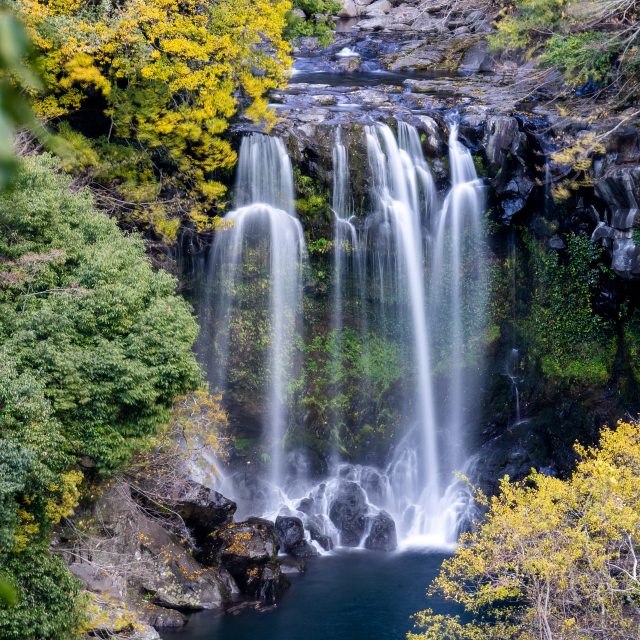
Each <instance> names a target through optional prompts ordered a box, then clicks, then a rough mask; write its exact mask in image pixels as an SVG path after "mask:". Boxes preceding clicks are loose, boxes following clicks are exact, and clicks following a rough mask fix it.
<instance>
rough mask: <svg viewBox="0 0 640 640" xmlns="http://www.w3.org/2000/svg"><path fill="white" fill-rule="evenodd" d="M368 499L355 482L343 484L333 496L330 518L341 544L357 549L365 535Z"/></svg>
mask: <svg viewBox="0 0 640 640" xmlns="http://www.w3.org/2000/svg"><path fill="white" fill-rule="evenodd" d="M366 513H367V497H366V495H365V493H364V491H363V490H362V488H361V487H360V485H358V484H356V483H355V482H341V483H340V485H339V486H338V490H337V491H336V493H335V494H334V496H333V501H332V502H331V507H330V509H329V518H330V519H331V522H333V524H334V525H335V527H336V529H338V531H339V532H340V544H342V545H343V546H345V547H357V546H358V545H359V544H360V540H361V539H362V536H363V535H364V529H365V524H366V522H365V515H366Z"/></svg>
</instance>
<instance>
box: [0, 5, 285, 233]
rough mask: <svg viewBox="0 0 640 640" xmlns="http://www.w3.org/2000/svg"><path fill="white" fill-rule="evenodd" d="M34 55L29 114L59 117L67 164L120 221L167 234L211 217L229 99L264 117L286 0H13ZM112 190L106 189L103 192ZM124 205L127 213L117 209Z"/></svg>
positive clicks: (276, 74) (226, 159)
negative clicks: (69, 154) (38, 88)
mask: <svg viewBox="0 0 640 640" xmlns="http://www.w3.org/2000/svg"><path fill="white" fill-rule="evenodd" d="M12 6H13V8H14V11H15V12H16V15H17V17H18V18H19V19H20V20H21V21H22V22H23V23H24V24H25V25H26V27H27V30H28V33H29V35H30V37H31V39H32V40H33V43H34V45H35V47H36V49H37V51H38V52H39V53H40V58H39V61H38V71H39V72H40V73H41V75H42V77H43V78H44V81H45V84H46V89H45V90H44V91H42V92H35V91H32V98H33V102H34V105H35V109H36V112H37V114H38V115H39V116H40V117H41V118H44V119H53V118H56V119H59V118H62V119H63V121H64V122H65V123H67V124H66V125H64V126H62V128H61V133H62V134H63V137H65V139H66V141H67V143H68V144H69V145H70V146H71V147H73V148H75V150H76V154H75V159H74V160H73V161H72V162H70V163H69V166H68V168H69V169H71V170H74V171H79V172H82V173H86V174H88V175H90V176H91V177H92V178H93V179H94V180H96V181H97V182H98V184H101V185H102V186H103V187H104V188H105V189H107V191H108V195H109V201H110V202H111V203H112V204H113V203H114V202H116V201H122V200H123V201H125V202H126V203H128V206H125V207H123V208H122V207H121V208H122V209H123V214H125V215H126V217H128V218H129V221H130V222H132V221H137V223H138V224H139V225H141V226H143V227H144V226H149V225H151V226H153V228H154V229H155V230H156V231H157V232H158V233H159V234H160V235H163V236H164V237H165V238H167V239H172V238H175V234H176V232H177V223H175V222H171V220H172V219H176V216H178V218H180V217H182V218H185V217H186V218H187V219H189V218H190V219H191V220H192V221H193V222H195V224H196V226H197V227H198V229H203V228H205V227H208V226H211V224H213V222H212V221H211V219H210V215H209V214H210V213H211V211H212V209H211V207H212V206H213V205H214V204H215V203H216V202H218V201H219V200H220V198H221V197H222V196H223V194H224V191H225V188H224V186H223V185H222V184H221V182H220V181H219V179H216V177H215V176H216V174H219V173H220V172H221V171H225V170H228V169H229V168H230V167H232V166H233V164H234V163H235V160H236V155H235V152H234V151H233V150H232V148H231V145H230V143H229V141H228V140H227V139H226V138H225V137H224V132H225V130H226V128H227V125H228V120H229V118H230V117H231V116H232V115H233V114H234V113H236V111H237V110H238V108H239V107H240V106H244V107H246V111H245V113H246V115H247V116H249V117H251V118H253V119H254V120H256V121H257V120H259V119H261V118H264V117H266V118H267V119H269V118H272V114H270V112H268V109H267V101H266V98H265V94H266V92H267V91H268V90H269V89H272V88H275V87H277V86H280V85H281V84H282V83H283V82H284V80H285V75H286V71H287V70H288V67H289V65H290V59H289V58H288V56H287V52H288V50H289V45H288V44H287V42H286V41H285V40H284V39H283V37H282V32H283V29H284V27H285V14H286V12H287V10H288V9H289V8H290V4H289V2H287V0H247V1H243V2H236V1H235V0H216V1H215V2H205V1H204V0H125V2H121V3H117V4H114V3H109V2H103V3H93V2H86V1H82V0H15V1H14V2H12ZM113 189H115V193H114V192H113ZM125 212H126V213H125Z"/></svg>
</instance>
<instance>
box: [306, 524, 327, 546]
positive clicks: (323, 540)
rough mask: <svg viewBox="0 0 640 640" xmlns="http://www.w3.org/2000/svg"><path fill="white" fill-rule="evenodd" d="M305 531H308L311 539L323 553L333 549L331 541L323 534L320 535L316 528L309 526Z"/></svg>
mask: <svg viewBox="0 0 640 640" xmlns="http://www.w3.org/2000/svg"><path fill="white" fill-rule="evenodd" d="M307 530H308V531H309V535H310V536H311V539H312V540H315V541H316V542H317V543H318V544H319V545H320V546H321V547H322V548H323V549H324V550H325V551H331V549H333V540H332V539H331V538H330V537H329V536H327V535H325V534H324V533H321V532H320V530H319V529H318V527H316V526H314V525H310V526H308V527H307Z"/></svg>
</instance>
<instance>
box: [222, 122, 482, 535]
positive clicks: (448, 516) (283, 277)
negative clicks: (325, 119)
mask: <svg viewBox="0 0 640 640" xmlns="http://www.w3.org/2000/svg"><path fill="white" fill-rule="evenodd" d="M365 134H366V145H367V153H368V160H369V166H370V170H371V174H372V180H371V184H372V185H373V187H372V192H371V194H370V200H371V202H372V205H373V206H372V211H371V212H370V214H369V215H368V217H367V218H366V220H365V231H364V233H363V235H362V237H359V234H358V232H357V230H356V228H355V226H354V225H353V223H352V221H351V219H350V218H351V216H352V214H353V210H352V204H351V195H350V184H349V176H350V171H349V163H348V153H347V149H346V147H345V145H344V144H343V143H342V140H341V132H340V129H339V128H338V129H336V132H335V138H334V146H333V203H332V204H333V207H332V208H333V213H334V261H335V262H334V268H335V280H334V286H335V289H334V293H333V296H332V297H333V300H332V302H333V309H332V316H333V318H334V320H333V329H334V330H335V333H336V335H338V336H339V335H340V334H341V332H342V330H343V304H344V301H345V300H349V299H350V298H349V296H352V297H353V300H355V299H356V297H357V299H359V304H360V311H359V313H360V314H361V316H360V317H359V318H358V320H357V322H358V323H359V324H360V331H361V335H362V336H363V338H364V339H363V356H364V358H365V359H366V357H367V355H366V349H367V346H366V337H365V334H366V332H367V322H368V321H367V312H366V311H365V306H367V307H368V309H369V311H371V310H372V307H371V301H372V300H370V299H368V298H367V296H366V295H365V279H366V280H367V282H366V284H367V286H368V287H369V289H368V290H369V291H378V292H379V313H376V312H375V310H373V311H374V313H373V314H372V318H373V319H372V322H374V323H375V326H374V325H372V326H371V329H372V331H380V330H382V331H385V330H386V329H385V328H384V327H389V326H391V327H395V328H396V329H397V331H398V332H399V334H398V335H399V336H400V340H401V341H403V345H402V347H403V348H404V352H405V353H407V354H408V355H409V357H410V358H412V361H413V369H414V371H415V377H414V379H413V388H412V390H411V392H410V393H409V394H408V395H409V399H410V407H411V408H407V417H408V416H409V415H410V414H411V415H412V416H413V418H414V420H415V421H416V426H415V428H414V429H412V430H410V432H409V433H408V434H407V435H406V436H405V438H404V440H402V441H401V442H399V443H398V445H397V446H396V448H395V452H394V454H393V457H392V459H391V461H390V462H389V464H388V465H387V467H386V468H385V469H374V468H372V467H366V466H364V467H362V466H359V465H355V466H354V465H344V464H342V465H341V464H339V463H337V461H335V460H334V461H333V462H332V468H331V470H330V473H329V474H328V475H329V477H328V479H327V480H325V481H324V482H322V483H321V484H315V483H314V482H313V481H312V480H311V479H310V473H308V469H305V468H304V466H305V463H304V460H303V459H302V458H301V459H300V460H299V461H296V459H293V458H292V457H291V456H290V458H289V459H288V461H287V465H288V468H289V469H291V468H294V467H295V468H296V470H295V472H294V473H290V474H289V478H288V479H287V482H285V478H284V473H283V466H284V465H283V462H284V461H283V460H282V457H281V440H282V436H283V430H284V425H285V422H286V418H287V416H286V414H287V411H286V386H287V382H288V381H289V380H290V379H291V374H292V372H291V371H290V369H289V364H288V363H289V362H290V358H289V357H288V355H289V354H290V353H291V347H292V337H293V332H294V328H295V321H296V316H297V313H298V310H299V308H300V303H301V296H302V286H301V279H300V278H301V275H300V271H301V270H300V265H301V263H302V261H303V258H304V255H305V248H304V240H303V235H302V229H301V226H300V223H299V222H298V221H297V220H296V219H295V218H294V217H293V215H292V209H293V187H292V173H291V165H290V162H289V160H288V157H287V155H286V151H285V148H284V145H283V144H282V142H281V141H280V140H278V139H275V138H270V137H268V136H262V135H258V134H253V135H251V136H248V137H247V138H245V139H244V140H243V143H242V146H241V149H240V162H239V170H238V186H237V192H238V199H239V202H240V203H242V204H244V205H245V206H243V207H242V208H240V209H238V210H236V211H234V212H232V213H231V214H229V216H228V217H227V219H228V220H233V222H234V223H235V226H234V227H233V228H232V229H230V230H229V231H225V232H221V233H219V234H218V235H217V237H216V241H215V245H214V252H213V256H214V259H213V265H214V269H215V270H216V271H215V273H216V276H215V277H216V278H218V280H219V281H220V287H219V289H220V291H221V292H222V294H223V295H221V297H220V308H221V313H220V317H219V321H218V340H217V344H218V360H219V362H222V363H223V364H224V363H226V361H227V358H228V353H229V348H230V335H231V331H230V327H231V323H232V320H233V310H234V308H235V307H236V306H238V305H242V304H245V303H246V304H252V303H254V300H246V301H245V300H243V295H242V293H243V286H245V283H246V279H247V278H248V277H249V276H248V274H247V269H248V270H249V271H251V270H254V271H256V270H257V271H258V272H267V273H268V276H269V285H270V286H269V296H268V299H269V305H268V308H269V310H268V314H267V315H268V320H269V322H270V323H271V342H270V347H269V358H268V363H267V365H268V371H269V373H270V384H269V389H268V407H269V411H268V419H267V424H265V425H264V426H265V432H266V433H268V434H269V438H270V442H271V443H272V444H273V445H274V446H273V447H272V449H271V461H270V468H271V470H272V471H271V476H270V478H269V479H268V481H265V480H261V479H259V478H255V477H254V479H253V480H252V481H251V482H252V483H253V484H252V487H250V488H248V486H247V476H246V474H245V473H243V472H239V473H236V474H235V475H234V476H230V477H229V478H227V479H226V480H225V481H223V482H222V483H221V485H220V486H219V487H218V488H219V489H220V490H221V491H222V492H223V493H225V494H226V495H229V496H230V497H232V498H234V499H236V500H237V501H238V507H239V509H238V514H237V515H238V517H245V516H249V515H257V514H260V515H262V516H264V517H267V518H269V519H272V520H273V519H275V518H276V516H277V515H295V516H297V517H301V518H302V519H303V521H304V523H305V525H306V526H307V535H309V532H310V531H311V530H312V529H314V528H315V529H316V530H317V531H319V532H320V534H322V535H328V536H331V537H332V539H333V540H334V541H335V542H338V540H339V539H340V535H341V534H340V533H339V532H338V531H337V530H336V527H335V526H334V524H333V523H332V519H331V517H330V511H331V504H332V501H333V499H334V496H336V495H338V494H339V493H340V491H342V489H343V487H344V483H345V482H354V483H356V484H358V485H359V486H360V487H361V489H362V490H363V491H364V492H365V494H366V502H367V509H368V512H367V519H366V527H365V529H366V528H367V527H368V528H371V526H372V520H371V518H374V517H377V516H378V515H380V514H381V511H382V510H385V511H387V512H388V513H389V514H391V516H392V518H393V520H394V521H395V523H396V527H397V532H398V539H399V542H400V544H401V546H415V545H419V546H441V545H445V544H448V543H451V542H453V540H454V538H455V534H456V530H457V527H458V526H459V523H460V519H461V516H462V515H463V514H462V512H463V511H464V510H465V509H466V508H467V507H468V504H469V500H468V494H467V493H465V491H464V490H462V489H461V485H460V483H457V482H456V481H454V482H451V481H450V477H451V476H450V472H451V471H453V470H454V469H461V468H462V469H463V470H464V468H465V466H464V465H463V463H464V460H463V458H462V453H461V452H462V437H461V430H462V427H463V425H462V422H463V421H462V417H463V416H462V409H461V407H462V405H463V400H464V398H463V383H464V376H463V369H464V367H463V360H464V358H463V356H464V349H465V346H464V345H465V340H469V339H470V338H471V337H472V336H470V335H467V333H465V330H464V328H465V326H466V325H465V322H466V321H467V320H466V316H464V308H463V307H464V298H465V286H466V285H465V283H466V278H467V276H466V275H465V274H464V267H465V265H468V264H471V262H472V259H471V257H470V252H471V250H472V249H474V247H473V243H474V242H475V239H476V237H477V236H478V234H479V230H480V215H481V202H482V198H481V187H480V183H479V181H478V180H477V177H476V174H475V168H474V165H473V161H472V158H471V156H470V154H469V152H468V150H466V149H465V148H464V147H463V146H462V145H461V144H460V143H459V142H458V140H457V127H456V126H453V127H452V132H451V137H450V140H449V145H450V165H451V172H452V189H451V192H450V193H449V195H448V197H447V198H446V200H445V202H444V206H443V207H442V208H440V209H438V198H437V192H436V188H435V185H434V182H433V179H432V177H431V173H430V171H429V167H428V164H427V162H426V161H425V158H424V156H423V153H422V145H421V142H420V137H419V134H418V132H417V130H416V129H415V128H414V127H413V126H411V125H408V124H406V123H403V122H399V123H398V139H397V141H396V138H395V137H394V135H393V133H392V131H391V129H390V128H389V127H388V126H386V125H383V124H377V125H374V126H370V127H366V130H365ZM469 234H470V235H469ZM469 243H471V245H470V244H469ZM265 244H266V245H268V246H265ZM354 257H355V259H354ZM247 265H248V266H247ZM354 266H355V269H353V267H354ZM349 269H351V272H349ZM445 271H446V272H447V273H449V274H450V277H449V278H448V281H447V282H448V284H447V286H446V287H445V286H443V285H442V284H441V279H442V274H443V273H444V272H445ZM425 272H426V273H429V272H430V273H431V284H430V286H429V281H427V280H426V279H425ZM348 274H349V275H351V276H353V275H354V274H355V278H352V280H350V282H351V281H355V282H356V283H357V284H356V285H355V286H356V287H357V289H358V290H357V291H354V290H349V291H347V288H348V287H346V283H347V280H349V278H348V277H347V275H348ZM354 294H355V297H354ZM353 300H350V302H353ZM225 309H226V310H225ZM439 312H440V313H443V312H444V313H447V314H449V318H450V323H451V327H452V328H451V331H450V332H449V333H448V334H447V336H448V337H447V338H446V341H447V344H446V345H444V347H445V351H447V353H449V354H450V367H449V370H450V371H451V375H450V380H449V386H450V389H451V393H450V398H449V400H448V402H443V401H441V399H440V398H438V399H436V397H435V391H434V388H433V377H434V372H433V370H432V361H431V358H432V350H433V349H434V342H433V341H434V337H433V335H432V331H433V324H434V323H435V322H436V321H437V318H438V315H437V314H438V313H439ZM345 318H347V316H346V315H345ZM403 328H407V330H406V333H403V331H404V329H403ZM438 348H440V347H438ZM225 350H226V351H225ZM365 366H367V365H365ZM228 377H229V373H228V372H227V371H226V369H225V368H224V367H223V368H222V379H224V380H227V378H228ZM219 386H221V388H225V387H224V385H219ZM436 407H437V409H436ZM443 407H444V409H443ZM445 414H446V415H445ZM416 436H419V437H416ZM294 453H295V452H294ZM292 455H294V454H292ZM296 455H297V454H296ZM298 462H299V468H297V467H296V465H298ZM469 464H471V463H470V462H469V461H467V467H468V465H469ZM242 476H244V484H243V477H242ZM305 501H306V502H305ZM310 504H311V505H313V506H312V507H310V506H309V505H310ZM381 517H383V516H381ZM365 529H363V532H362V537H361V538H360V540H359V544H360V545H362V544H365V543H366V538H367V530H368V529H366V530H365ZM314 544H317V542H314Z"/></svg>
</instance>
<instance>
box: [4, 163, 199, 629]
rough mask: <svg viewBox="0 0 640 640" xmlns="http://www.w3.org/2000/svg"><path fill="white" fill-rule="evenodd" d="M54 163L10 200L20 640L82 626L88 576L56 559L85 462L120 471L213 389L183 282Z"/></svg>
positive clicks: (12, 624)
mask: <svg viewBox="0 0 640 640" xmlns="http://www.w3.org/2000/svg"><path fill="white" fill-rule="evenodd" d="M55 165H56V162H55V161H54V160H53V159H52V158H51V157H48V156H32V157H29V158H26V159H24V160H22V161H21V163H20V167H19V172H18V174H17V176H16V178H15V181H14V184H13V185H12V188H11V190H9V191H6V192H4V193H2V194H1V195H0V254H1V255H2V256H3V262H2V264H1V265H0V317H1V318H2V323H1V324H0V477H1V478H2V482H0V560H1V564H2V567H3V574H4V575H3V577H4V578H7V579H8V580H9V581H10V582H11V583H12V584H13V585H14V586H15V587H16V590H17V592H18V596H19V603H18V604H17V605H16V606H13V607H11V608H10V609H9V608H7V607H5V606H3V605H0V635H1V636H2V637H3V638H8V639H13V638H15V639H16V640H17V639H18V638H25V637H34V638H35V637H38V638H51V639H58V638H59V639H60V640H63V639H66V638H68V637H69V636H70V635H71V634H72V633H73V632H74V631H75V630H76V629H78V628H79V627H80V626H81V624H82V623H83V618H84V614H83V607H82V604H83V602H82V598H81V596H80V595H79V582H78V581H76V580H75V579H74V578H72V577H71V575H70V574H69V573H68V572H67V571H66V569H65V568H64V565H63V564H62V562H61V561H60V560H59V559H58V558H56V557H50V556H49V555H48V551H47V548H48V544H49V535H50V532H51V528H52V527H53V526H54V525H55V524H56V523H58V522H59V521H60V519H61V518H63V517H66V516H68V515H70V514H71V513H72V511H73V508H74V507H75V506H76V504H77V501H78V497H79V489H78V486H79V484H80V483H81V481H82V479H83V474H82V473H81V472H80V470H79V467H76V466H74V465H75V463H76V462H77V461H78V460H79V459H82V460H83V461H84V466H85V468H86V467H92V468H93V471H92V473H107V472H111V471H112V470H114V469H115V468H117V467H118V466H120V465H121V464H122V463H123V462H125V461H126V460H128V459H129V458H130V456H131V454H132V452H133V451H134V450H135V449H138V448H141V447H144V446H147V443H148V438H149V437H150V436H153V435H154V434H156V433H157V432H159V431H160V430H161V429H162V428H163V427H164V425H166V424H167V423H169V422H170V409H171V407H172V404H173V402H174V398H175V397H176V396H178V395H181V394H184V393H186V392H187V391H189V390H190V389H194V388H197V387H198V386H199V384H200V369H199V367H198V365H197V364H196V362H195V358H194V356H193V354H192V352H191V345H192V343H193V341H194V340H195V337H196V334H197V325H196V323H195V320H194V318H193V316H192V315H191V312H190V309H189V307H188V305H187V304H186V303H185V302H184V300H183V299H182V298H180V297H178V296H176V295H175V284H176V283H175V281H174V279H173V278H171V277H170V276H169V275H167V274H166V273H164V272H162V271H160V272H154V271H153V270H152V268H151V264H150V263H149V261H148V260H147V258H146V257H145V255H144V254H145V247H144V243H143V242H142V241H141V240H140V239H138V238H135V237H131V236H125V235H123V234H122V232H121V231H120V230H119V229H118V228H117V226H116V224H115V221H113V220H111V219H109V218H108V217H107V216H105V215H104V214H103V213H99V212H97V211H95V210H93V208H92V198H91V195H90V194H89V192H88V191H86V190H82V191H79V192H77V193H73V192H71V191H70V190H69V188H68V186H69V182H70V180H69V179H68V178H65V177H64V176H62V175H60V174H59V173H58V172H57V171H56V170H55ZM25 630H27V632H25Z"/></svg>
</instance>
